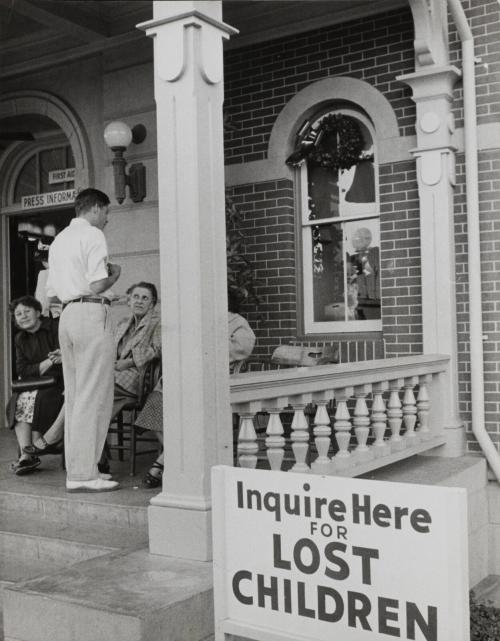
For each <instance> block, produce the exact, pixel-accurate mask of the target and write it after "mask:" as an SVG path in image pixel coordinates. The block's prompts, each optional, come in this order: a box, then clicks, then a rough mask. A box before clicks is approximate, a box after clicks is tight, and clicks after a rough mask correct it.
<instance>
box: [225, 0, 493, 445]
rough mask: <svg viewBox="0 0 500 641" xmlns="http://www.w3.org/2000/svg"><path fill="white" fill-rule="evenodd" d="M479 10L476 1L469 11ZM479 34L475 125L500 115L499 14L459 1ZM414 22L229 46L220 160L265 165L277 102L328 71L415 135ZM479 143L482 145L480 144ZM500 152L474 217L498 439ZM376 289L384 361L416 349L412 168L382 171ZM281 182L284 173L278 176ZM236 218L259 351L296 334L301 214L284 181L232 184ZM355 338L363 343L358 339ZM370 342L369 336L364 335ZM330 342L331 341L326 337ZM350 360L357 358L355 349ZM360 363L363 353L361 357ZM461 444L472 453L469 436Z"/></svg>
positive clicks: (462, 349) (408, 164) (456, 107)
mask: <svg viewBox="0 0 500 641" xmlns="http://www.w3.org/2000/svg"><path fill="white" fill-rule="evenodd" d="M478 4H480V5H481V6H477V5H478ZM463 5H464V8H465V10H466V13H467V17H468V19H469V23H470V25H471V28H472V30H473V35H474V38H475V45H476V49H475V53H476V55H477V56H480V57H481V61H480V62H478V64H477V67H476V73H477V83H476V84H477V96H478V98H477V104H478V124H479V125H487V124H490V123H497V124H498V121H499V120H500V46H499V45H498V42H499V38H500V7H499V5H498V2H497V0H488V1H486V2H481V3H476V2H474V0H466V1H463ZM413 39H414V33H413V18H412V15H411V12H410V10H409V9H408V10H397V11H392V12H389V13H386V14H383V15H379V16H374V17H370V18H365V19H362V20H357V21H353V22H350V23H347V24H345V25H335V26H332V27H325V28H322V29H317V30H315V31H311V32H308V33H305V34H301V35H298V36H290V37H285V38H280V39H278V40H276V41H274V42H272V43H266V44H263V45H255V46H249V47H245V48H243V49H238V50H236V51H229V52H227V53H226V56H225V64H226V72H225V83H226V94H225V95H226V100H225V111H226V113H227V114H228V115H229V117H230V119H231V121H232V123H233V124H234V125H235V127H236V129H235V130H234V131H231V132H230V133H229V134H228V135H227V139H226V147H225V153H226V164H227V165H235V164H244V163H249V162H251V161H258V160H264V159H265V158H266V152H267V148H268V143H269V136H270V133H271V130H272V127H273V125H274V123H275V121H276V118H277V116H278V115H279V114H280V112H281V111H282V109H283V108H284V107H285V105H286V104H287V103H288V102H289V101H290V100H291V99H292V98H293V97H294V96H295V95H296V94H297V93H298V92H299V91H300V90H302V89H304V88H305V87H307V86H308V85H310V84H311V83H313V82H315V81H317V80H320V79H323V78H327V77H333V76H346V77H350V78H357V79H361V80H364V81H366V82H367V83H369V84H371V85H372V86H373V87H375V88H376V89H377V90H378V91H379V92H381V93H382V94H383V95H384V96H385V98H387V100H388V101H389V102H390V104H391V106H392V108H393V110H394V114H395V115H396V118H397V123H398V127H399V133H400V135H401V136H413V135H414V134H415V117H416V110H415V104H414V102H413V100H412V98H411V90H410V88H409V87H408V86H407V85H405V84H403V83H401V82H400V81H398V80H396V76H398V75H400V74H404V73H411V72H413V71H414V48H413V46H414V45H413ZM450 43H451V44H450V51H451V59H450V62H451V64H455V65H456V66H457V67H459V68H461V49H460V42H459V40H458V36H457V33H456V29H455V27H454V25H453V24H452V23H450ZM452 108H453V113H454V116H455V121H456V126H457V127H463V106H462V90H461V84H460V83H458V84H457V86H456V88H455V91H454V102H453V106H452ZM483 142H484V141H483ZM499 170H500V150H498V149H489V150H485V151H483V152H482V153H481V154H480V164H479V172H480V217H481V234H482V236H481V255H482V283H483V314H484V318H483V321H484V326H483V331H484V334H485V336H487V338H485V342H484V362H485V366H484V368H485V374H486V379H485V393H486V398H485V410H486V423H487V429H488V430H489V431H490V432H491V433H492V438H493V439H494V441H495V442H497V443H500V433H499V429H500V428H499V423H498V416H499V415H500V400H499V399H500V357H499V353H500V321H499V318H500V286H499V282H500V281H499V278H498V274H499V271H500V220H499V218H498V213H497V212H498V210H499V208H500V179H498V175H500V173H499ZM379 171H380V175H379V191H380V228H381V273H382V278H381V289H382V321H383V336H381V337H380V336H379V339H380V340H381V341H382V340H383V343H384V353H385V355H386V356H387V357H394V356H405V355H411V354H417V353H421V351H422V346H423V338H422V307H421V280H420V276H421V274H420V261H421V248H420V225H419V217H420V211H419V198H418V191H417V179H416V169H415V162H414V160H413V159H411V158H409V159H408V160H405V161H398V162H394V163H386V164H384V165H381V166H380V167H379ZM284 175H286V172H284ZM464 180H465V179H464V167H463V155H459V156H457V188H456V191H455V231H456V236H455V238H456V283H457V290H456V292H457V330H458V349H459V385H460V399H459V402H460V412H461V416H462V418H463V419H464V420H465V421H466V425H467V427H468V430H469V435H470V381H469V378H470V367H469V358H470V354H469V343H468V297H467V280H468V279H467V252H468V247H467V222H466V212H465V186H464ZM232 191H233V195H234V199H235V202H236V204H237V206H238V207H239V209H240V210H241V212H242V213H243V223H242V227H243V228H244V231H245V234H246V236H247V248H248V255H249V257H250V258H251V259H252V260H253V261H254V263H255V267H256V273H257V276H258V278H259V280H260V285H259V293H260V295H261V296H262V299H263V303H262V305H261V307H260V309H259V310H258V311H257V312H256V311H254V310H252V309H247V310H245V312H247V315H248V318H249V320H250V322H251V323H252V324H253V326H254V327H256V328H257V335H258V347H257V351H258V353H260V354H269V353H270V351H272V349H273V348H274V347H275V346H276V345H278V344H279V343H284V342H289V341H291V340H294V339H296V338H297V336H298V334H299V331H300V309H299V308H298V306H299V305H300V291H299V287H300V280H299V279H298V277H297V276H298V271H299V270H298V267H299V265H298V263H297V258H298V254H297V242H296V241H297V237H296V234H297V223H296V218H297V211H296V203H295V202H294V185H293V182H292V181H290V180H288V179H282V180H272V181H269V182H258V183H256V184H245V185H242V186H237V187H234V188H233V190H232ZM360 338H363V337H362V336H361V337H360ZM365 338H366V337H365ZM334 339H335V337H334V336H333V335H332V340H334ZM356 357H358V358H359V353H357V355H356ZM361 358H363V356H361ZM469 441H470V442H469V447H470V449H472V450H475V449H478V445H477V443H476V442H475V440H474V439H473V437H471V438H470V439H469Z"/></svg>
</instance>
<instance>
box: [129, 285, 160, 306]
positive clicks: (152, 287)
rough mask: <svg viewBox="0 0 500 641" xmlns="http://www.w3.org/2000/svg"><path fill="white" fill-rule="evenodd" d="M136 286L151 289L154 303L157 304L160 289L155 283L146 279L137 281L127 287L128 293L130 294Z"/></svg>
mask: <svg viewBox="0 0 500 641" xmlns="http://www.w3.org/2000/svg"><path fill="white" fill-rule="evenodd" d="M136 287H142V288H143V289H149V291H150V292H151V297H152V299H153V305H156V303H157V302H158V291H157V289H156V286H155V285H153V283H146V282H145V281H141V282H140V283H135V284H134V285H130V287H129V288H128V289H127V295H128V296H130V295H131V294H132V292H133V291H134V289H135V288H136Z"/></svg>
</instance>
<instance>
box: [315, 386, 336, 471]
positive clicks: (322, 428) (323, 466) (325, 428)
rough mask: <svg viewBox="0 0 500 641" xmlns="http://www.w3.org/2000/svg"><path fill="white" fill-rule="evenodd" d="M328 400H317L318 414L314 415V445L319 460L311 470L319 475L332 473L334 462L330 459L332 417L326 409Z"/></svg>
mask: <svg viewBox="0 0 500 641" xmlns="http://www.w3.org/2000/svg"><path fill="white" fill-rule="evenodd" d="M327 405H328V399H318V400H316V413H315V415H314V430H313V432H314V443H315V445H316V450H317V452H318V458H317V459H316V460H315V461H314V462H313V463H312V465H311V469H312V471H313V472H315V473H317V474H328V473H329V472H331V471H332V462H331V460H330V459H329V458H328V450H329V449H330V435H331V433H332V428H331V426H330V416H329V414H328V411H327V409H326V406H327Z"/></svg>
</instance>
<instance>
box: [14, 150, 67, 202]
mask: <svg viewBox="0 0 500 641" xmlns="http://www.w3.org/2000/svg"><path fill="white" fill-rule="evenodd" d="M74 166H75V164H74V159H73V153H72V151H71V147H70V146H69V145H67V146H64V147H54V148H53V149H44V150H41V151H37V152H35V153H34V154H33V155H32V156H31V157H30V158H29V159H28V160H27V161H26V162H25V164H24V166H23V167H22V169H21V171H20V172H19V175H18V177H17V180H16V184H15V188H14V202H15V203H18V202H21V199H22V198H23V196H32V195H33V194H43V193H47V192H51V191H61V190H63V189H71V188H72V187H73V185H74V181H73V180H70V181H66V182H55V183H50V182H49V172H51V171H56V170H58V169H72V168H73V167H74Z"/></svg>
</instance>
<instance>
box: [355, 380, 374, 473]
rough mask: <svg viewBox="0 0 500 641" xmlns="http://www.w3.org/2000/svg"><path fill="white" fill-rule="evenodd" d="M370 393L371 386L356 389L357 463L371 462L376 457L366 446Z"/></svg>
mask: <svg viewBox="0 0 500 641" xmlns="http://www.w3.org/2000/svg"><path fill="white" fill-rule="evenodd" d="M368 391H369V386H366V385H364V386H363V387H359V388H355V389H354V397H355V399H356V405H355V407H354V416H353V419H352V423H353V425H354V433H355V434H356V440H357V442H358V444H357V446H356V449H355V450H354V452H353V455H354V456H355V457H356V460H357V461H369V460H370V459H372V458H373V456H374V455H373V454H372V452H371V451H370V449H369V447H368V445H367V444H366V443H367V441H368V436H369V434H370V418H369V416H370V414H369V412H368V406H367V404H366V395H367V393H368Z"/></svg>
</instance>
